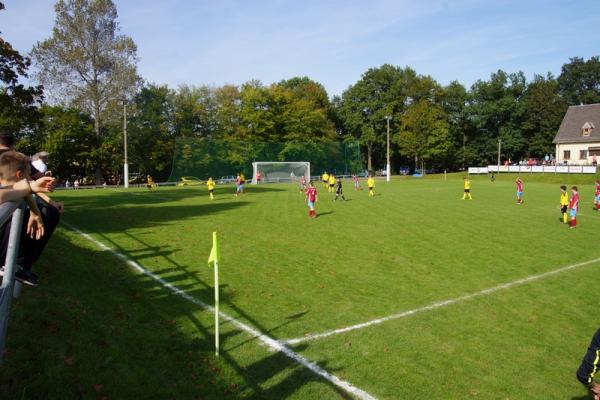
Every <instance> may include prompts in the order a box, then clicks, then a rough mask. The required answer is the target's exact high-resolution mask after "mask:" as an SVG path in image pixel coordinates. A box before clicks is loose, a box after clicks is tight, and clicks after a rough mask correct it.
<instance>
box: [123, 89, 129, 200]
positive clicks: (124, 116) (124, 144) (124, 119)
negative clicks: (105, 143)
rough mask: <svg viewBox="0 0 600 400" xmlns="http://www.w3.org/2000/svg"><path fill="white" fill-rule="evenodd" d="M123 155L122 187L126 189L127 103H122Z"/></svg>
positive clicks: (127, 174) (127, 167) (127, 165)
mask: <svg viewBox="0 0 600 400" xmlns="http://www.w3.org/2000/svg"><path fill="white" fill-rule="evenodd" d="M123 154H124V163H123V177H124V182H123V183H124V187H125V189H127V188H128V187H129V164H128V163H127V102H126V101H123Z"/></svg>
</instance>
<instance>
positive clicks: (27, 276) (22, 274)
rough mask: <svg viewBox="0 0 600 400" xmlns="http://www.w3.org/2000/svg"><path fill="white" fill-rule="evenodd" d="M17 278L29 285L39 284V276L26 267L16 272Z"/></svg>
mask: <svg viewBox="0 0 600 400" xmlns="http://www.w3.org/2000/svg"><path fill="white" fill-rule="evenodd" d="M15 279H16V280H18V281H19V282H21V283H24V284H25V285H29V286H37V285H38V277H37V275H36V274H34V273H33V272H31V271H28V270H26V269H20V270H18V271H17V272H15Z"/></svg>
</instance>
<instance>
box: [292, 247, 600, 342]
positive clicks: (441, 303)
mask: <svg viewBox="0 0 600 400" xmlns="http://www.w3.org/2000/svg"><path fill="white" fill-rule="evenodd" d="M598 262H600V258H595V259H593V260H589V261H584V262H581V263H577V264H572V265H567V266H566V267H561V268H558V269H555V270H552V271H548V272H544V273H542V274H539V275H531V276H528V277H527V278H523V279H518V280H516V281H512V282H508V283H503V284H501V285H498V286H494V287H491V288H488V289H483V290H480V291H479V292H475V293H471V294H467V295H464V296H460V297H456V298H454V299H449V300H443V301H439V302H436V303H432V304H429V305H427V306H423V307H419V308H415V309H413V310H408V311H402V312H399V313H397V314H392V315H389V316H387V317H382V318H377V319H373V320H371V321H367V322H362V323H360V324H356V325H351V326H347V327H345V328H340V329H334V330H330V331H326V332H323V333H315V334H312V335H306V336H302V337H298V338H294V339H288V340H282V342H283V343H285V344H288V345H295V344H298V343H302V342H307V341H310V340H317V339H322V338H326V337H329V336H333V335H338V334H340V333H345V332H350V331H355V330H358V329H363V328H368V327H370V326H373V325H378V324H382V323H384V322H387V321H391V320H394V319H399V318H404V317H408V316H411V315H415V314H418V313H422V312H424V311H430V310H435V309H437V308H442V307H446V306H450V305H453V304H456V303H460V302H463V301H466V300H471V299H473V298H475V297H481V296H486V295H489V294H492V293H494V292H497V291H499V290H504V289H510V288H512V287H515V286H520V285H524V284H526V283H529V282H532V281H536V280H539V279H544V278H547V277H549V276H552V275H556V274H560V273H562V272H566V271H569V270H572V269H576V268H579V267H583V266H586V265H589V264H594V263H598Z"/></svg>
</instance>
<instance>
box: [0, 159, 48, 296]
mask: <svg viewBox="0 0 600 400" xmlns="http://www.w3.org/2000/svg"><path fill="white" fill-rule="evenodd" d="M28 178H29V158H28V157H27V156H26V155H24V154H22V153H18V152H16V151H7V152H4V153H3V154H2V155H0V184H1V185H2V187H7V186H8V187H10V186H11V185H12V186H13V187H14V185H15V184H17V185H18V184H19V182H23V181H25V182H27V183H28V184H29V182H28V181H27V179H28ZM39 179H41V182H51V185H53V184H54V178H52V177H42V178H39ZM35 182H37V181H34V183H35ZM34 186H35V185H34ZM34 186H32V187H31V189H30V193H27V194H26V195H25V196H24V198H25V201H26V202H27V205H28V207H29V210H28V211H26V212H25V214H24V218H23V220H24V221H27V224H26V225H24V226H23V230H22V238H21V247H20V249H19V256H18V258H17V263H18V264H19V265H20V267H21V269H19V270H17V271H16V273H15V278H17V279H18V280H20V281H21V282H23V283H26V284H28V285H31V286H35V285H37V281H38V279H37V276H36V275H35V274H34V273H33V272H31V267H32V266H33V263H34V262H35V261H37V259H38V258H39V257H40V255H41V253H42V251H43V249H44V247H45V245H46V243H47V242H48V239H49V237H50V236H51V235H52V230H53V229H54V227H52V228H51V230H50V231H48V230H46V229H45V227H44V225H45V224H44V220H43V219H42V212H41V211H40V209H39V208H38V206H37V203H36V201H35V199H34V198H33V197H32V196H31V193H33V192H34V191H36V190H35V189H34ZM38 192H39V190H38ZM10 225H11V222H10V221H9V222H7V223H6V224H5V225H4V226H3V227H2V229H3V230H4V231H3V232H2V243H1V245H2V248H1V250H0V257H2V260H4V259H6V251H7V247H8V237H9V236H10V229H9V227H10ZM2 272H3V271H2Z"/></svg>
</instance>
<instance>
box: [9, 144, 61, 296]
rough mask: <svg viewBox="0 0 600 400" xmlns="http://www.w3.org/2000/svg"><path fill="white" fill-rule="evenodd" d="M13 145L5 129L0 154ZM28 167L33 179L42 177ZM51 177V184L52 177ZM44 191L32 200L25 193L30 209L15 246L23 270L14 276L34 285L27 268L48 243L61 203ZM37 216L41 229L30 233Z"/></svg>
mask: <svg viewBox="0 0 600 400" xmlns="http://www.w3.org/2000/svg"><path fill="white" fill-rule="evenodd" d="M13 147H14V136H13V135H12V134H11V133H8V132H0V154H4V153H6V152H9V151H10V150H12V149H13ZM19 154H20V153H19ZM0 157H1V156H0ZM27 160H28V159H27ZM27 162H29V161H27ZM44 164H45V163H44ZM29 168H30V171H31V172H32V175H34V178H40V177H44V174H42V173H41V172H40V171H38V170H37V169H36V168H35V167H34V166H32V165H29ZM25 172H27V171H25ZM27 176H29V175H27ZM51 180H52V187H53V185H54V179H51ZM46 192H48V191H38V192H36V198H35V200H33V198H31V196H29V197H30V199H29V200H28V205H29V208H30V210H28V211H26V212H25V214H24V221H29V222H28V223H27V226H24V227H23V231H22V237H21V246H20V249H19V256H18V258H17V264H18V265H20V266H21V267H22V268H23V271H25V272H21V273H17V275H16V278H17V279H19V280H21V281H22V282H24V283H26V284H29V285H32V286H35V285H37V283H38V279H37V276H36V275H35V274H34V273H32V272H31V267H32V265H33V263H34V262H35V261H36V260H37V259H38V258H39V257H40V255H41V253H42V250H43V249H44V247H45V246H46V244H47V243H48V240H49V239H50V237H51V236H52V233H53V232H54V229H55V228H56V226H57V225H58V222H59V219H60V214H61V213H62V212H63V211H64V206H63V204H62V203H59V202H55V201H53V200H52V199H50V197H48V196H47V195H46ZM37 216H40V217H41V219H42V223H41V226H42V227H43V228H42V229H41V230H39V229H35V230H33V232H34V233H33V234H32V229H33V227H35V228H37V227H38V226H39V225H40V224H38V223H36V222H33V219H36V217H37ZM9 227H10V221H8V222H7V223H5V224H4V226H2V228H1V229H0V260H4V259H5V258H6V250H7V248H8V237H9V233H10V229H9ZM2 262H3V261H2ZM0 265H1V264H0ZM0 273H1V271H0ZM20 278H25V279H20Z"/></svg>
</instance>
